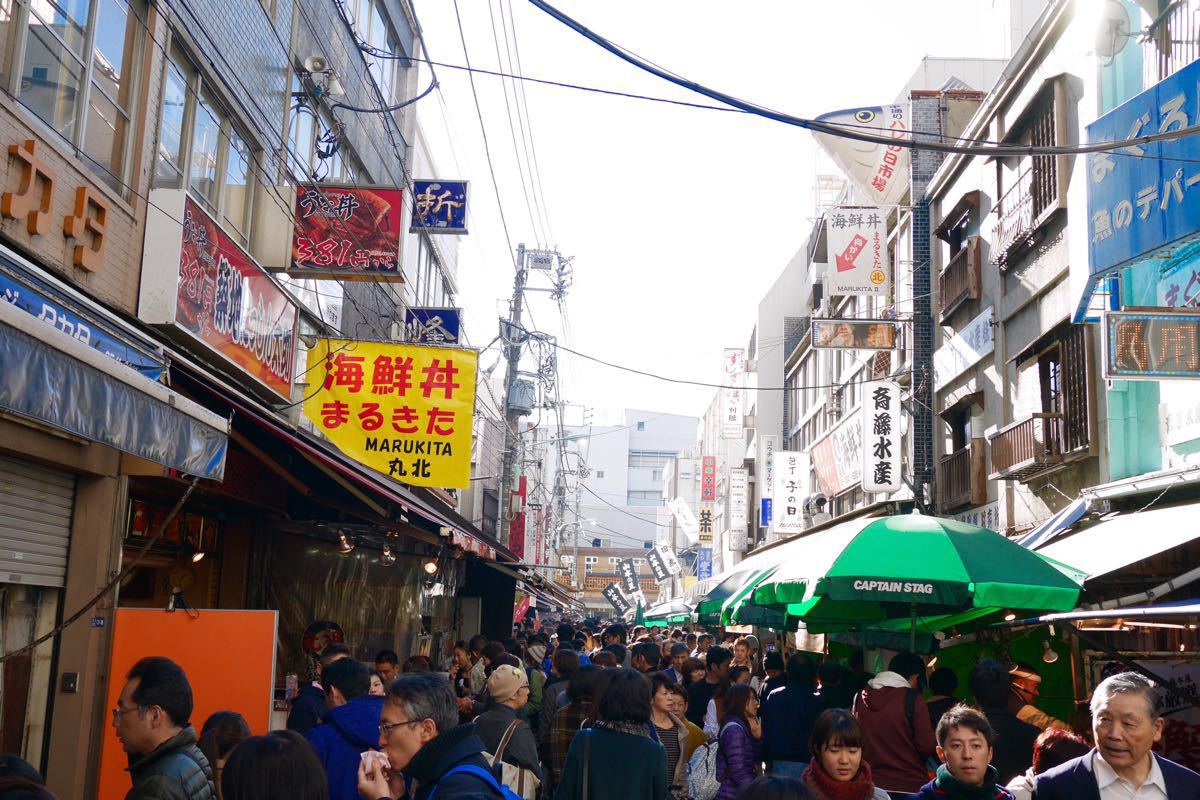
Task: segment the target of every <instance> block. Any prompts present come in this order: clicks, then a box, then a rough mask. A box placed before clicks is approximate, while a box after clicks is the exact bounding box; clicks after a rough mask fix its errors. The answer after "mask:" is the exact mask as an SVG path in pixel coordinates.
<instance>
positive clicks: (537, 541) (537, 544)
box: [533, 507, 542, 564]
mask: <svg viewBox="0 0 1200 800" xmlns="http://www.w3.org/2000/svg"><path fill="white" fill-rule="evenodd" d="M533 563H535V564H541V563H542V509H541V508H540V507H539V508H538V510H537V514H536V516H535V517H534V523H533Z"/></svg>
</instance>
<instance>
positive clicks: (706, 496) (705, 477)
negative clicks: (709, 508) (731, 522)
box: [700, 456, 717, 533]
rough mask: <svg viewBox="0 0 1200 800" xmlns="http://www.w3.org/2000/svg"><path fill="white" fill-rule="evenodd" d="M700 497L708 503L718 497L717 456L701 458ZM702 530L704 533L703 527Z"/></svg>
mask: <svg viewBox="0 0 1200 800" xmlns="http://www.w3.org/2000/svg"><path fill="white" fill-rule="evenodd" d="M700 499H701V500H703V501H704V502H706V503H711V502H712V501H713V500H716V499H717V457H716V456H704V458H702V459H701V460H700ZM701 532H702V533H703V529H702V530H701Z"/></svg>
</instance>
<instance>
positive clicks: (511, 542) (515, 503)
mask: <svg viewBox="0 0 1200 800" xmlns="http://www.w3.org/2000/svg"><path fill="white" fill-rule="evenodd" d="M527 488H528V483H527V481H526V478H525V476H524V475H522V476H521V477H519V478H517V490H516V491H515V492H513V493H512V502H511V507H512V509H513V512H512V522H510V523H509V524H508V549H509V550H512V551H513V554H514V555H516V557H517V561H525V560H526V559H525V521H526V520H527V519H528V516H527V515H526V513H525V496H526V492H527Z"/></svg>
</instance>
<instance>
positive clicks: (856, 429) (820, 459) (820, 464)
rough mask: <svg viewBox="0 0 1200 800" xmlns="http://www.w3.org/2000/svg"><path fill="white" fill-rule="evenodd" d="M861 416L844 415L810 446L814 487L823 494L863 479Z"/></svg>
mask: <svg viewBox="0 0 1200 800" xmlns="http://www.w3.org/2000/svg"><path fill="white" fill-rule="evenodd" d="M862 430H863V429H862V416H861V415H860V414H850V415H847V416H846V417H845V418H844V419H843V420H842V421H841V422H840V423H838V426H837V427H836V428H834V429H833V430H832V431H830V432H829V433H828V434H826V435H825V437H824V438H823V439H821V440H820V441H818V442H817V443H816V444H815V445H813V448H812V465H813V471H814V472H815V473H816V476H817V487H818V488H819V489H820V491H821V493H822V494H824V495H825V496H826V497H833V496H834V495H835V494H837V493H838V492H840V491H842V490H843V489H848V488H850V487H851V486H854V485H855V484H857V483H859V482H860V481H861V480H862V439H863V435H862Z"/></svg>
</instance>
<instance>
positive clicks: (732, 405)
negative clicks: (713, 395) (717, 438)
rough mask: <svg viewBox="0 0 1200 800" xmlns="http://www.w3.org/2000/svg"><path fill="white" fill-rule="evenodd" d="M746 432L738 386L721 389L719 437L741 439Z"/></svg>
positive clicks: (740, 393)
mask: <svg viewBox="0 0 1200 800" xmlns="http://www.w3.org/2000/svg"><path fill="white" fill-rule="evenodd" d="M745 433H746V426H745V423H744V420H743V419H742V390H741V388H740V387H734V388H726V389H722V390H721V438H722V439H741V438H742V436H743V435H745Z"/></svg>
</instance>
